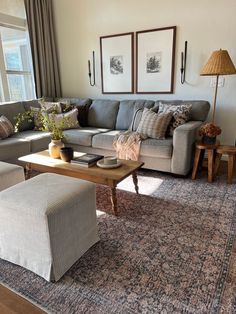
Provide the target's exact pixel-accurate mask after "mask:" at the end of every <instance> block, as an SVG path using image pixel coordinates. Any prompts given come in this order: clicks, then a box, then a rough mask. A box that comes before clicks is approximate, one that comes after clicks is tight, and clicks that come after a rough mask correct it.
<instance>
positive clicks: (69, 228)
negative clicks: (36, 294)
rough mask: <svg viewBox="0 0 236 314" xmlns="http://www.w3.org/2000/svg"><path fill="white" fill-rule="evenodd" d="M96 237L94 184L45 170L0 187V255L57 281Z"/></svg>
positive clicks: (97, 238) (96, 239)
mask: <svg viewBox="0 0 236 314" xmlns="http://www.w3.org/2000/svg"><path fill="white" fill-rule="evenodd" d="M97 241H99V237H98V232H97V222H96V206H95V185H94V184H93V183H90V182H86V181H83V180H79V179H75V178H70V177H66V176H61V175H57V174H49V173H45V174H41V175H38V176H37V177H34V178H32V179H30V180H28V181H25V182H22V183H19V184H17V185H15V186H13V187H11V188H9V189H7V190H5V191H2V192H0V258H2V259H5V260H8V261H10V262H12V263H15V264H18V265H20V266H23V267H25V268H27V269H29V270H31V271H33V272H34V273H36V274H38V275H40V276H42V277H43V278H45V279H46V280H48V281H51V280H55V281H56V280H58V279H60V278H61V277H62V275H63V274H64V273H65V272H66V271H67V270H68V269H69V268H70V267H71V266H72V265H73V264H74V263H75V262H76V261H77V260H78V259H79V258H80V257H81V256H82V255H83V254H84V253H85V252H86V251H87V250H88V249H89V248H90V247H91V246H92V245H93V244H95V243H96V242H97Z"/></svg>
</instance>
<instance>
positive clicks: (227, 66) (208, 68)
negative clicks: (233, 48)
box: [200, 49, 236, 75]
mask: <svg viewBox="0 0 236 314" xmlns="http://www.w3.org/2000/svg"><path fill="white" fill-rule="evenodd" d="M231 74H236V69H235V66H234V64H233V62H232V60H231V58H230V56H229V54H228V51H227V50H221V49H220V50H217V51H214V52H213V53H212V55H211V56H210V59H209V60H208V61H207V63H206V64H205V65H204V67H203V69H202V71H201V74H200V75H231Z"/></svg>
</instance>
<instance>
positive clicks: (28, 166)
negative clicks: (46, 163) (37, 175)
mask: <svg viewBox="0 0 236 314" xmlns="http://www.w3.org/2000/svg"><path fill="white" fill-rule="evenodd" d="M25 169H26V171H25V178H26V179H27V180H28V179H30V178H31V173H32V167H31V163H27V164H26V166H25Z"/></svg>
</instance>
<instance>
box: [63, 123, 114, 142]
mask: <svg viewBox="0 0 236 314" xmlns="http://www.w3.org/2000/svg"><path fill="white" fill-rule="evenodd" d="M107 131H109V129H102V128H89V127H87V128H81V129H76V130H66V131H64V132H63V134H64V136H65V138H64V139H63V142H64V143H66V144H76V145H82V146H92V138H93V136H94V135H95V134H99V133H103V132H107Z"/></svg>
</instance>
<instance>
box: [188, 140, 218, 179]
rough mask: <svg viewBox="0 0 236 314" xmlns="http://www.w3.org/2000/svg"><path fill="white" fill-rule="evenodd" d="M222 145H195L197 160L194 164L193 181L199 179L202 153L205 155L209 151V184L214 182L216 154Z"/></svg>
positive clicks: (195, 159) (200, 143)
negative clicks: (198, 171) (198, 172)
mask: <svg viewBox="0 0 236 314" xmlns="http://www.w3.org/2000/svg"><path fill="white" fill-rule="evenodd" d="M219 145H220V142H219V141H216V143H215V144H204V143H202V142H196V144H195V158H194V164H193V172H192V179H193V180H195V179H196V177H197V170H198V166H199V162H200V159H201V158H200V156H201V152H202V151H203V153H205V151H207V158H208V182H213V176H214V153H215V151H216V149H217V147H218V146H219Z"/></svg>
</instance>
